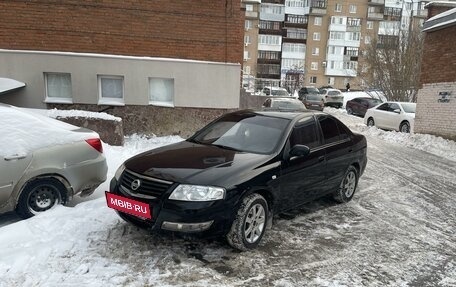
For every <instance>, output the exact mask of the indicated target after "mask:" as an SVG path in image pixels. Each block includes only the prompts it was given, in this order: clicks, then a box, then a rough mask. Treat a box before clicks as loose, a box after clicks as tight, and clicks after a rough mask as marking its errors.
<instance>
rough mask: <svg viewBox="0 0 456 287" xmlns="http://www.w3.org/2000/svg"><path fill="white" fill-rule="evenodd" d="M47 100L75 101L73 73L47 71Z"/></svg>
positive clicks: (45, 75) (49, 101) (51, 101)
mask: <svg viewBox="0 0 456 287" xmlns="http://www.w3.org/2000/svg"><path fill="white" fill-rule="evenodd" d="M44 79H45V82H46V102H48V103H73V96H72V91H71V74H68V73H45V74H44Z"/></svg>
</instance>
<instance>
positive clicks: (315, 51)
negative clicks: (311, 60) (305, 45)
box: [312, 48, 320, 56]
mask: <svg viewBox="0 0 456 287" xmlns="http://www.w3.org/2000/svg"><path fill="white" fill-rule="evenodd" d="M319 54H320V48H312V55H314V56H318V55H319Z"/></svg>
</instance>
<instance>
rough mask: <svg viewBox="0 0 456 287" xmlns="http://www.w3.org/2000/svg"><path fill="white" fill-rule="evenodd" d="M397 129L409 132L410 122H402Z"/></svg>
mask: <svg viewBox="0 0 456 287" xmlns="http://www.w3.org/2000/svg"><path fill="white" fill-rule="evenodd" d="M399 130H400V131H401V132H402V133H409V132H410V124H409V123H408V122H402V123H401V125H400V126H399Z"/></svg>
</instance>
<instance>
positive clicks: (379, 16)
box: [367, 12, 384, 21]
mask: <svg viewBox="0 0 456 287" xmlns="http://www.w3.org/2000/svg"><path fill="white" fill-rule="evenodd" d="M383 17H384V15H383V12H367V20H379V21H380V20H383Z"/></svg>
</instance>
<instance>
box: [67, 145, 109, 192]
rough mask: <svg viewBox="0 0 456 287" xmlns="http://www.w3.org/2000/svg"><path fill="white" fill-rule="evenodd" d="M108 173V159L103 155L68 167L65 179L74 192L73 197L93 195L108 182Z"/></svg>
mask: <svg viewBox="0 0 456 287" xmlns="http://www.w3.org/2000/svg"><path fill="white" fill-rule="evenodd" d="M107 172H108V166H107V164H106V158H105V157H104V156H103V155H101V154H100V156H98V157H97V158H95V159H91V160H87V161H83V162H81V163H78V164H76V165H72V166H69V167H67V168H66V169H65V178H66V179H67V180H68V182H69V184H70V186H71V188H72V190H73V194H72V195H71V196H75V195H80V196H83V197H84V196H89V195H91V194H92V193H93V192H94V191H95V189H96V188H97V187H98V186H99V185H100V184H101V183H103V182H104V181H106V174H107Z"/></svg>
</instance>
